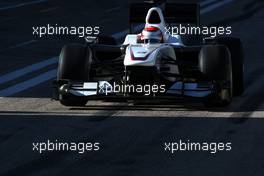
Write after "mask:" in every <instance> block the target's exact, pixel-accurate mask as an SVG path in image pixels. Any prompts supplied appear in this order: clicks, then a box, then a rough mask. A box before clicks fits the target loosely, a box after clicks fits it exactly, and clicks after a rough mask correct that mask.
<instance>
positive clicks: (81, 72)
mask: <svg viewBox="0 0 264 176" xmlns="http://www.w3.org/2000/svg"><path fill="white" fill-rule="evenodd" d="M88 54H89V53H88V51H87V48H86V47H85V46H83V45H79V44H70V45H65V46H64V47H63V48H62V50H61V53H60V56H59V66H58V74H57V79H58V80H61V79H65V80H71V81H85V80H88V77H89V66H88V65H87V64H89V63H88V62H87V60H88V59H87V56H88ZM59 101H60V103H61V104H62V105H65V106H85V104H86V103H87V100H86V99H85V98H83V97H77V96H74V95H63V94H59Z"/></svg>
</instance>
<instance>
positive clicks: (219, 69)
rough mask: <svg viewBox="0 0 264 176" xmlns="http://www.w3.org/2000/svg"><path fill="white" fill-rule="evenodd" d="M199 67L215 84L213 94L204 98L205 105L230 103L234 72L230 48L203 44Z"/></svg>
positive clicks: (225, 104) (217, 105)
mask: <svg viewBox="0 0 264 176" xmlns="http://www.w3.org/2000/svg"><path fill="white" fill-rule="evenodd" d="M199 69H200V71H201V72H202V73H203V74H204V75H205V77H206V78H207V79H208V80H210V81H212V85H213V86H214V87H213V90H214V92H213V94H212V95H210V96H209V97H206V98H205V99H204V105H205V106H206V107H219V106H227V105H229V104H230V103H231V101H232V97H233V74H232V63H231V58H230V52H229V50H228V48H227V47H226V46H224V45H206V46H203V47H202V49H201V51H200V54H199Z"/></svg>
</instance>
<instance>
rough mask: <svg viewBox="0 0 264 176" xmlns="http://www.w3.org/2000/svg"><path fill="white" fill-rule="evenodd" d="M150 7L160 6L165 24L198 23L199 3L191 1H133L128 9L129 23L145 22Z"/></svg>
mask: <svg viewBox="0 0 264 176" xmlns="http://www.w3.org/2000/svg"><path fill="white" fill-rule="evenodd" d="M152 7H160V8H161V9H162V12H163V16H164V20H165V22H166V23H167V24H172V23H175V24H177V23H178V24H195V25H199V24H200V5H199V4H191V3H164V4H163V5H160V6H157V4H155V3H133V4H131V5H130V10H129V24H130V26H131V25H132V24H135V23H145V18H146V15H147V12H148V10H149V9H150V8H152Z"/></svg>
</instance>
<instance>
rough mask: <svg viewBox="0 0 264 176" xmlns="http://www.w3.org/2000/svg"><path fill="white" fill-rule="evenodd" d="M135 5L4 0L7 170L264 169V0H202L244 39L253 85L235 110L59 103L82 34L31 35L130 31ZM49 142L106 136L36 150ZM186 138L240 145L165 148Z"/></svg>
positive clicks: (0, 143) (0, 68)
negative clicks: (66, 148)
mask: <svg viewBox="0 0 264 176" xmlns="http://www.w3.org/2000/svg"><path fill="white" fill-rule="evenodd" d="M185 2H187V1H185ZM189 2H199V1H189ZM128 3H129V2H128V1H126V2H123V1H117V0H114V1H111V2H110V1H103V0H97V1H96V2H95V1H85V2H83V1H76V2H71V1H58V0H54V1H48V0H39V1H38V0H36V1H34V0H27V1H19V0H12V1H8V2H6V1H3V0H0V24H1V25H0V38H1V41H2V42H0V61H1V64H0V175H18V174H19V175H76V174H77V173H79V174H80V175H250V176H251V175H263V173H264V162H263V161H264V152H263V148H264V144H263V141H264V138H263V132H264V130H263V129H264V128H263V127H264V123H263V120H262V117H263V116H264V115H263V110H264V104H263V102H264V101H263V100H264V93H263V87H264V64H263V63H264V62H263V42H264V41H263V40H264V38H263V37H262V31H264V23H263V22H264V11H263V8H264V3H263V2H262V1H259V0H239V1H238V0H233V1H232V0H222V1H217V0H206V1H201V2H199V3H200V4H201V7H202V11H201V13H202V14H201V18H202V23H203V24H208V25H226V26H228V25H229V26H232V35H233V36H237V37H240V38H241V39H242V42H243V45H244V49H245V56H246V58H245V85H246V89H245V92H244V94H243V95H242V96H240V97H236V98H234V100H233V103H232V104H231V105H230V106H229V107H226V108H213V109H208V108H204V107H203V105H202V104H201V103H199V102H185V101H183V102H179V103H177V104H170V103H167V102H163V103H158V102H154V103H153V102H147V103H145V104H143V105H142V104H139V105H134V104H132V103H127V102H102V101H91V102H89V103H88V104H87V106H86V107H80V108H78V107H77V108H69V107H63V106H62V105H60V104H59V103H58V102H56V101H51V99H50V97H51V89H50V82H51V81H52V79H54V78H55V75H56V67H57V61H56V60H57V56H58V54H59V52H60V49H61V47H62V46H63V45H64V44H66V43H70V42H76V41H82V40H83V39H79V38H78V37H75V36H71V37H69V36H66V37H65V36H49V37H43V38H39V37H37V36H33V35H32V32H33V31H32V26H37V25H45V24H55V23H57V24H62V25H75V26H81V25H86V26H89V25H91V26H95V25H99V26H100V29H102V33H103V34H106V35H113V36H115V37H117V38H122V35H123V34H124V33H125V32H124V31H126V30H127V28H128V25H127V19H128ZM117 17H118V18H117ZM48 139H49V140H56V139H57V140H60V141H65V142H71V141H75V142H88V141H98V142H100V143H101V149H100V151H98V152H87V153H84V154H76V153H74V152H46V153H44V154H39V153H37V152H35V151H32V142H38V141H39V142H41V141H47V140H48ZM179 139H182V140H187V139H189V140H194V141H200V142H203V141H209V142H210V141H211V142H212V141H215V142H220V141H225V142H227V141H231V142H232V143H233V149H232V151H230V152H220V153H217V154H210V153H208V152H178V153H176V154H169V153H167V152H165V151H164V148H163V147H164V146H163V145H164V142H168V141H177V140H179Z"/></svg>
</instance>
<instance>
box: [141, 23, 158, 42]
mask: <svg viewBox="0 0 264 176" xmlns="http://www.w3.org/2000/svg"><path fill="white" fill-rule="evenodd" d="M140 39H141V41H143V42H144V43H162V42H163V36H162V32H161V30H160V29H159V28H158V27H154V26H149V27H145V29H143V31H142V33H141V34H140Z"/></svg>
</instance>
